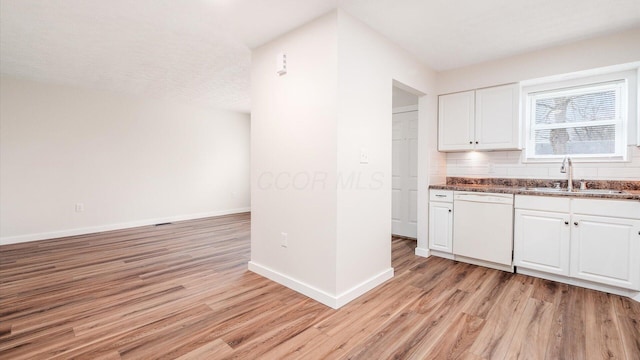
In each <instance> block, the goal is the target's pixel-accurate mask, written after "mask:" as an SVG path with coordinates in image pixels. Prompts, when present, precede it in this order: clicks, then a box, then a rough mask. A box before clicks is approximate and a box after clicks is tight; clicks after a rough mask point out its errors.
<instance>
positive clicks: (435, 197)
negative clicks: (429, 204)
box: [429, 190, 453, 202]
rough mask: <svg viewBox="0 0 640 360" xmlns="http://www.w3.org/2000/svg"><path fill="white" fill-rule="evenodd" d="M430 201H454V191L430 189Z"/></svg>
mask: <svg viewBox="0 0 640 360" xmlns="http://www.w3.org/2000/svg"><path fill="white" fill-rule="evenodd" d="M429 201H440V202H453V191H452V190H429Z"/></svg>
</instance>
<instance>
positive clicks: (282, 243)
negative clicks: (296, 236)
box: [280, 232, 289, 248]
mask: <svg viewBox="0 0 640 360" xmlns="http://www.w3.org/2000/svg"><path fill="white" fill-rule="evenodd" d="M280 235H281V236H282V237H281V238H280V246H282V247H283V248H286V247H287V246H288V245H289V239H288V237H289V236H288V235H287V233H286V232H283V233H280Z"/></svg>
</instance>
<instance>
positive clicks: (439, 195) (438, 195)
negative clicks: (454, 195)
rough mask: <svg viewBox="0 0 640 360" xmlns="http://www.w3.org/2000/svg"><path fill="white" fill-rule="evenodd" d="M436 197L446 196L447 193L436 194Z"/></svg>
mask: <svg viewBox="0 0 640 360" xmlns="http://www.w3.org/2000/svg"><path fill="white" fill-rule="evenodd" d="M436 197H447V195H442V194H436Z"/></svg>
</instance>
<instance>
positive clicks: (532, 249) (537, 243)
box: [513, 209, 571, 276]
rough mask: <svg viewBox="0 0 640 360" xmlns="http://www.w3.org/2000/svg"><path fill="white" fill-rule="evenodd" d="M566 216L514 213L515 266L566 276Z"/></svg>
mask: <svg viewBox="0 0 640 360" xmlns="http://www.w3.org/2000/svg"><path fill="white" fill-rule="evenodd" d="M570 230H571V228H570V226H569V214H568V213H565V214H563V213H556V212H544V211H533V210H520V209H516V210H515V219H514V238H513V247H514V248H513V251H514V254H513V256H514V257H513V260H514V265H516V266H518V267H523V268H527V269H533V270H539V271H544V272H548V273H552V274H559V275H565V276H568V275H569V244H570Z"/></svg>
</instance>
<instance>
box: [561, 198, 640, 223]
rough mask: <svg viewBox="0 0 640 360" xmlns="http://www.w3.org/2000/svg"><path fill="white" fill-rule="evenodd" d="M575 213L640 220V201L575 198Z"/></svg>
mask: <svg viewBox="0 0 640 360" xmlns="http://www.w3.org/2000/svg"><path fill="white" fill-rule="evenodd" d="M571 209H572V210H573V213H574V214H584V215H596V216H608V217H619V218H625V219H636V220H640V202H638V201H629V200H606V199H573V204H571Z"/></svg>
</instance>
